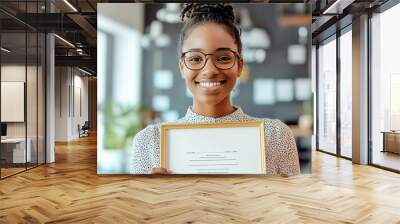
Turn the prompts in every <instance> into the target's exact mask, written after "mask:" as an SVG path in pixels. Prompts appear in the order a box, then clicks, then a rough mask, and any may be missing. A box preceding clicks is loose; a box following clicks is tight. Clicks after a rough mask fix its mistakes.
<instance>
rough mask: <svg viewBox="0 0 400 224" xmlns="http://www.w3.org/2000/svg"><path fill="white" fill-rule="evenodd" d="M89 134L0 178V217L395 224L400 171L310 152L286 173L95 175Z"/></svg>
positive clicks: (23, 220)
mask: <svg viewBox="0 0 400 224" xmlns="http://www.w3.org/2000/svg"><path fill="white" fill-rule="evenodd" d="M96 161H97V160H96V137H95V136H91V137H88V138H82V139H81V140H79V141H74V142H69V143H59V144H57V145H56V163H54V164H48V165H45V166H41V167H38V168H35V169H32V170H29V171H27V172H25V173H21V174H18V175H16V176H13V177H10V178H7V179H5V180H2V181H0V201H1V203H0V223H400V212H399V211H400V200H399V199H400V175H399V174H396V173H392V172H388V171H384V170H381V169H378V168H375V167H371V166H362V165H355V164H352V163H351V162H350V161H348V160H344V159H339V158H336V157H333V156H330V155H327V154H324V153H321V152H313V173H312V174H309V175H300V176H295V177H290V178H281V177H263V176H245V175H239V176H234V177H223V176H216V177H210V176H208V177H196V176H193V175H192V176H185V177H175V176H160V177H157V178H154V177H145V176H140V177H133V176H129V175H121V176H118V175H112V176H101V175H97V174H96V171H97V167H96Z"/></svg>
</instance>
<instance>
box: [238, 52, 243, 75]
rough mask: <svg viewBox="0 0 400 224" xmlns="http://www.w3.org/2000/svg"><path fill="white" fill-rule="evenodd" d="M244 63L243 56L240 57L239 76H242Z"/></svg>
mask: <svg viewBox="0 0 400 224" xmlns="http://www.w3.org/2000/svg"><path fill="white" fill-rule="evenodd" d="M243 63H244V62H243V58H242V57H240V58H239V60H238V77H240V75H241V74H242V71H243V65H244V64H243Z"/></svg>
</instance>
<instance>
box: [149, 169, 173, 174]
mask: <svg viewBox="0 0 400 224" xmlns="http://www.w3.org/2000/svg"><path fill="white" fill-rule="evenodd" d="M151 174H172V172H171V170H168V169H166V168H152V169H151Z"/></svg>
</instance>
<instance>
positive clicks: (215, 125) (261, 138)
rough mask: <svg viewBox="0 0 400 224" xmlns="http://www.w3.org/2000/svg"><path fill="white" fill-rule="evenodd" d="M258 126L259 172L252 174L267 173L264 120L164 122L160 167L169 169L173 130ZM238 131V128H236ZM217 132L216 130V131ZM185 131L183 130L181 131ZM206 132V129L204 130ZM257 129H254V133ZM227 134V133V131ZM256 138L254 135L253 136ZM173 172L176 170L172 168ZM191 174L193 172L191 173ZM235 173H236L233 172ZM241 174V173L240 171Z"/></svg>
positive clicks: (161, 135) (161, 132)
mask: <svg viewBox="0 0 400 224" xmlns="http://www.w3.org/2000/svg"><path fill="white" fill-rule="evenodd" d="M249 127H250V128H251V127H253V128H257V130H258V131H257V134H258V136H257V139H258V141H259V142H258V146H259V148H258V150H259V155H258V156H259V169H260V170H259V172H257V173H252V174H266V164H265V133H264V121H246V122H221V123H173V124H162V125H161V126H160V167H161V168H167V169H169V166H168V165H167V160H168V158H169V157H168V155H167V153H169V151H170V150H169V149H168V145H169V144H168V142H169V139H168V133H169V132H171V131H173V130H182V129H187V130H189V129H190V130H191V131H193V130H204V129H213V130H215V129H216V128H220V129H221V131H223V132H227V131H229V130H227V128H228V129H230V130H231V131H232V130H233V129H231V128H239V129H240V128H249ZM235 130H236V132H237V129H235ZM214 132H215V131H214ZM180 133H183V132H180ZM203 133H204V131H203ZM254 133H256V132H255V131H252V134H253V135H254ZM225 134H226V133H225ZM251 138H254V136H251ZM172 172H174V171H173V170H172ZM189 174H191V173H189ZM232 174H235V173H232ZM238 174H241V173H238Z"/></svg>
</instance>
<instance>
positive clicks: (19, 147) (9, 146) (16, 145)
mask: <svg viewBox="0 0 400 224" xmlns="http://www.w3.org/2000/svg"><path fill="white" fill-rule="evenodd" d="M27 143H28V145H27V146H28V147H26V154H25V138H6V139H1V147H2V148H1V156H2V157H3V158H5V160H6V162H9V163H25V158H27V161H26V162H31V158H32V154H31V145H32V140H31V139H30V138H28V139H27ZM11 154H12V156H11ZM3 155H4V156H3ZM11 158H12V160H11Z"/></svg>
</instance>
